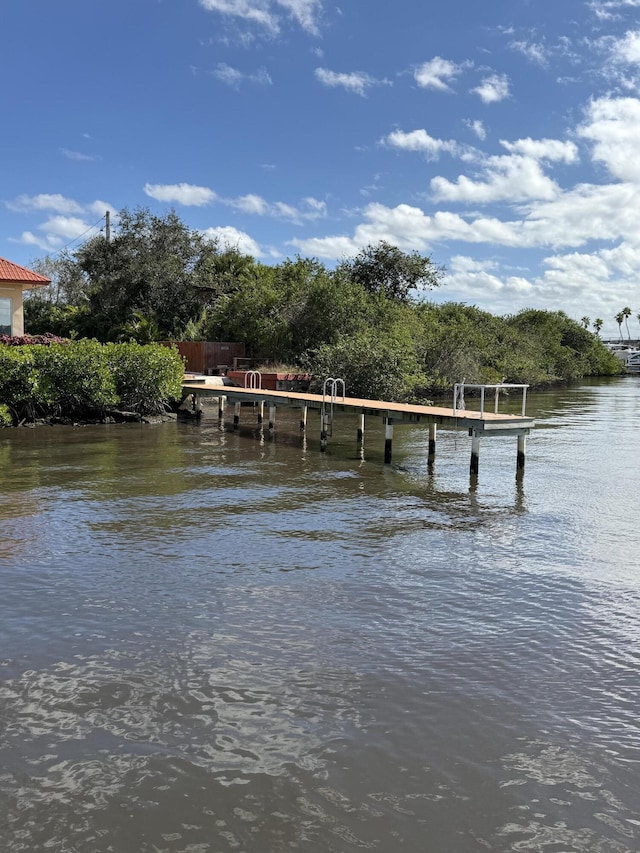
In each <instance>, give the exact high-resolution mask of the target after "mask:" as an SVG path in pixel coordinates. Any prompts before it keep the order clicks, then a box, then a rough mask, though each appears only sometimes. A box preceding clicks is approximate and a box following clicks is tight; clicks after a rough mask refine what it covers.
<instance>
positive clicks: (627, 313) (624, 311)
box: [622, 306, 631, 341]
mask: <svg viewBox="0 0 640 853" xmlns="http://www.w3.org/2000/svg"><path fill="white" fill-rule="evenodd" d="M622 316H623V317H624V324H625V326H626V327H627V340H629V341H630V340H631V333H630V332H629V324H628V323H627V317H630V316H631V308H629V306H627V307H626V308H623V309H622Z"/></svg>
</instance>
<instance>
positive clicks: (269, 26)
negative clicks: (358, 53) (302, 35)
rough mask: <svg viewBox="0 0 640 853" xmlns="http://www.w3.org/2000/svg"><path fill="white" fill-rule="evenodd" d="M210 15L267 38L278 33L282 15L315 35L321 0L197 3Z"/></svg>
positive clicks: (246, 0)
mask: <svg viewBox="0 0 640 853" xmlns="http://www.w3.org/2000/svg"><path fill="white" fill-rule="evenodd" d="M200 5H201V6H203V7H204V8H205V9H207V10H209V11H211V12H218V13H219V14H221V15H223V16H226V17H229V18H236V19H240V20H242V21H245V22H246V23H249V24H254V25H256V26H258V27H260V28H262V29H263V30H265V31H266V32H267V33H268V34H270V35H276V34H277V33H279V32H280V29H281V27H282V23H283V16H284V17H286V18H288V19H290V20H292V21H295V23H297V24H298V26H300V27H301V28H302V29H303V30H304V31H305V32H307V33H309V34H310V35H317V34H318V31H319V29H318V17H319V15H320V13H321V11H322V0H200Z"/></svg>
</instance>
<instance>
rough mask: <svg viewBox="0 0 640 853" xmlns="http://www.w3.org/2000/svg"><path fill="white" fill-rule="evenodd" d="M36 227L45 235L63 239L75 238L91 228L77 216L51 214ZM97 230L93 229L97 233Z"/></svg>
mask: <svg viewBox="0 0 640 853" xmlns="http://www.w3.org/2000/svg"><path fill="white" fill-rule="evenodd" d="M38 227H39V228H40V230H41V231H44V232H45V233H46V234H47V237H49V236H54V237H63V238H64V239H65V240H75V239H76V238H78V237H80V236H81V235H82V234H86V232H88V231H90V230H92V226H91V224H90V223H88V222H85V220H84V219H79V218H78V217H77V216H51V217H49V219H47V221H46V222H43V224H42V225H40V226H38ZM98 230H99V229H93V232H94V233H96V234H97V233H98Z"/></svg>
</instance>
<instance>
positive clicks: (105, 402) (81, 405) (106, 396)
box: [33, 340, 118, 417]
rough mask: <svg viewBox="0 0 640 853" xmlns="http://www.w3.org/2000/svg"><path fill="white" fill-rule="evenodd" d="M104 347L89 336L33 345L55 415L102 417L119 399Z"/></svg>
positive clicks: (42, 386)
mask: <svg viewBox="0 0 640 853" xmlns="http://www.w3.org/2000/svg"><path fill="white" fill-rule="evenodd" d="M103 350H104V347H103V346H102V344H99V343H98V342H97V341H88V340H83V341H70V342H69V343H66V344H51V345H50V346H48V347H34V348H33V357H34V363H35V366H36V367H37V369H38V371H39V374H40V382H39V384H40V389H41V393H42V396H43V398H44V401H45V403H46V405H47V407H48V409H49V411H50V412H51V413H52V414H53V415H65V416H69V417H96V416H98V417H100V416H104V414H105V413H106V411H107V410H108V409H109V408H111V407H113V406H115V405H116V404H117V403H118V395H117V393H116V388H115V382H114V378H113V375H112V374H111V371H110V369H109V366H108V364H107V362H106V359H105V357H104V352H103Z"/></svg>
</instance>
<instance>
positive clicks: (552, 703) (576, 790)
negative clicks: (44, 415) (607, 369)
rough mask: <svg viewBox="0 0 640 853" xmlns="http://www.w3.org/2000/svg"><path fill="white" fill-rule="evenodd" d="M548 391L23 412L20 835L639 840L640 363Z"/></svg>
mask: <svg viewBox="0 0 640 853" xmlns="http://www.w3.org/2000/svg"><path fill="white" fill-rule="evenodd" d="M528 411H529V412H530V413H532V414H535V415H536V416H537V417H538V418H539V419H540V420H539V426H538V427H537V429H536V431H535V432H534V434H533V436H532V437H531V438H530V440H529V445H528V451H529V455H528V461H527V465H528V467H527V472H526V475H525V478H524V482H522V483H517V482H516V479H515V476H514V473H515V453H516V447H515V439H492V440H488V441H485V442H483V446H482V456H481V471H480V478H479V481H478V483H477V484H475V485H474V484H470V481H469V475H468V464H469V439H468V438H467V437H466V436H465V435H461V434H457V435H456V434H452V433H449V434H446V433H444V432H441V433H440V435H439V447H438V453H439V455H438V460H437V465H436V469H435V472H434V474H433V475H432V476H429V475H428V474H427V466H426V455H427V453H426V451H427V440H428V435H427V432H426V431H425V430H423V429H420V428H413V427H399V428H397V429H396V434H395V436H394V462H393V465H392V466H390V467H386V468H385V466H384V465H383V464H382V450H383V435H382V430H381V425H380V424H379V423H378V422H376V421H374V420H372V421H371V422H369V423H368V430H367V434H366V441H367V448H366V453H365V459H364V461H363V460H362V459H360V458H359V455H358V453H357V452H356V447H355V431H356V423H355V421H354V420H349V419H347V418H345V419H344V420H339V421H338V424H337V429H336V434H335V435H334V438H333V439H332V440H331V443H330V445H329V452H328V453H327V454H324V455H321V454H320V453H319V452H318V443H319V442H318V436H317V435H316V433H317V432H318V430H317V429H316V426H317V423H316V418H312V417H311V416H310V422H309V436H308V440H307V443H306V446H304V445H303V442H302V440H301V439H300V437H299V434H298V432H297V427H298V413H297V412H291V413H287V412H285V411H282V412H279V418H278V435H277V437H276V439H275V440H274V441H270V440H268V439H267V440H262V441H261V440H260V439H259V437H258V435H257V434H256V433H255V432H253V431H252V430H251V429H250V428H249V427H248V426H245V427H243V428H242V429H241V430H240V434H234V433H232V432H228V431H227V432H225V431H221V430H220V429H219V427H218V425H217V421H214V420H213V419H211V420H205V422H203V423H201V424H200V425H191V424H182V425H175V424H169V425H164V426H161V427H138V426H134V427H96V428H93V427H87V428H78V429H73V428H51V429H39V430H33V431H27V430H21V431H15V432H7V431H5V432H3V433H0V461H1V462H2V472H3V489H2V496H1V497H0V850H2V851H3V852H4V851H8V853H14V851H28V853H41V851H54V852H55V853H63V852H64V853H108V851H113V853H158V851H163V852H165V851H166V853H227V851H229V853H231V851H239V853H242V851H246V853H263V852H264V853H279V851H290V850H300V851H305V853H316V851H317V853H321V851H322V853H325V851H337V852H338V851H339V853H343V851H355V850H375V851H383V853H394V851H421V852H422V851H429V852H431V851H433V853H467V851H484V850H491V851H545V853H546V852H547V851H548V853H566V852H567V851H580V853H586V851H589V853H598V852H599V851H607V852H608V851H615V853H622V851H637V850H639V849H640V793H639V792H640V724H639V723H638V714H639V712H640V556H639V555H640V532H639V530H640V522H639V519H640V467H639V466H638V426H639V424H640V382H639V381H638V380H636V379H625V380H620V381H613V382H609V383H606V382H605V383H594V384H591V385H584V386H582V387H579V388H572V389H564V390H562V391H560V392H553V393H549V394H546V395H539V396H537V397H534V398H533V399H532V400H531V404H530V406H529V409H528ZM252 417H253V416H252V414H251V413H250V412H249V411H247V410H244V409H243V415H242V420H243V421H244V422H245V424H248V423H249V422H250V419H252Z"/></svg>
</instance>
